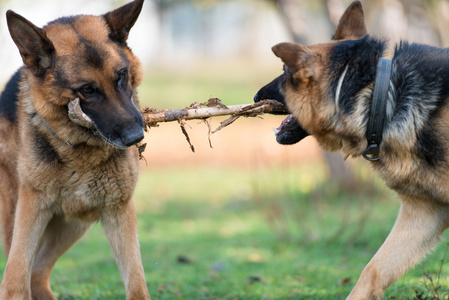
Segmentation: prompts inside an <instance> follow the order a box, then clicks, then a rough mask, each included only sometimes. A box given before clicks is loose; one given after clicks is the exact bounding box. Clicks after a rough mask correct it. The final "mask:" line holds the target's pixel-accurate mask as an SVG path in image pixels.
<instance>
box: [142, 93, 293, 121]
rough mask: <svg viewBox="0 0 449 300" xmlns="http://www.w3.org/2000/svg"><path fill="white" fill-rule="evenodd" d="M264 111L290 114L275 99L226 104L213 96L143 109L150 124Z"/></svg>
mask: <svg viewBox="0 0 449 300" xmlns="http://www.w3.org/2000/svg"><path fill="white" fill-rule="evenodd" d="M204 106H205V107H204ZM264 113H278V114H288V111H287V110H286V108H285V106H284V105H283V104H282V103H280V102H278V101H275V100H263V101H260V102H257V103H253V104H241V105H230V106H226V105H224V104H222V103H221V101H220V100H219V99H217V98H211V99H209V101H207V102H204V103H194V104H192V105H191V106H189V107H186V108H184V109H177V110H171V109H165V110H162V111H156V110H154V109H148V108H146V109H144V110H143V111H142V116H143V119H144V120H145V122H146V123H147V125H148V126H154V125H156V124H157V123H160V122H172V121H179V120H193V119H207V118H210V117H217V116H227V115H230V116H232V117H237V116H246V117H255V116H258V115H261V114H264Z"/></svg>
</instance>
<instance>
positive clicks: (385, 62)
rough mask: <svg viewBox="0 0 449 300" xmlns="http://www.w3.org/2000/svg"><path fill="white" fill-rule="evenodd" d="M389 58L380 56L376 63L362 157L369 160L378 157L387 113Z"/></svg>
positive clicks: (374, 159)
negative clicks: (366, 144)
mask: <svg viewBox="0 0 449 300" xmlns="http://www.w3.org/2000/svg"><path fill="white" fill-rule="evenodd" d="M391 64H392V61H391V59H386V58H381V59H379V62H378V63H377V71H376V79H375V80H374V87H373V93H372V96H371V109H370V115H369V119H368V124H367V129H366V139H367V142H368V146H367V148H366V149H365V151H363V157H364V158H365V159H367V160H369V161H376V160H379V158H380V144H381V142H382V135H383V130H384V125H385V120H386V114H387V111H386V110H387V102H388V99H387V98H388V90H389V87H390V81H391Z"/></svg>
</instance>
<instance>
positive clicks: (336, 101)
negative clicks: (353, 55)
mask: <svg viewBox="0 0 449 300" xmlns="http://www.w3.org/2000/svg"><path fill="white" fill-rule="evenodd" d="M348 67H349V64H348V65H346V68H345V70H344V71H343V73H342V74H341V76H340V79H338V84H337V90H336V91H335V107H336V109H337V113H338V110H339V107H340V105H339V103H338V101H339V100H340V92H341V86H342V85H343V80H345V77H346V72H347V71H348Z"/></svg>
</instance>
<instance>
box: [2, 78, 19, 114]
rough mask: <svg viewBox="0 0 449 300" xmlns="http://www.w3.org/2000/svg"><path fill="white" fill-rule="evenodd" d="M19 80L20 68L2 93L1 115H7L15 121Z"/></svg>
mask: <svg viewBox="0 0 449 300" xmlns="http://www.w3.org/2000/svg"><path fill="white" fill-rule="evenodd" d="M19 82H20V70H18V71H17V72H16V73H15V74H14V75H13V76H12V77H11V79H10V80H9V81H8V83H7V84H6V86H5V89H4V90H3V92H2V93H1V95H0V117H6V118H8V119H9V120H10V121H11V122H14V123H15V122H16V121H17V102H18V100H19V95H18V94H19Z"/></svg>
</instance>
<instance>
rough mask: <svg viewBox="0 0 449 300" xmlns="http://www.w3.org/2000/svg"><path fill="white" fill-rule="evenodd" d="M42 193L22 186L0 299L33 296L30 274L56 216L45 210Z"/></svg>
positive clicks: (18, 299) (21, 298)
mask: <svg viewBox="0 0 449 300" xmlns="http://www.w3.org/2000/svg"><path fill="white" fill-rule="evenodd" d="M39 201H40V198H39V196H38V195H37V194H36V193H35V192H34V191H32V189H31V188H28V187H25V186H21V187H20V189H19V199H18V203H17V208H16V216H15V221H14V233H13V238H12V244H11V250H10V252H9V256H8V262H7V264H6V268H5V272H4V274H3V280H2V284H1V286H0V299H8V300H23V299H30V297H31V295H30V286H29V282H30V280H29V279H30V276H31V268H32V266H33V260H34V256H35V254H36V251H37V248H38V245H39V241H40V239H41V237H42V234H43V232H44V230H45V227H46V226H47V224H48V222H49V221H50V219H51V217H52V212H51V211H49V210H47V209H42V208H41V206H40V202H39Z"/></svg>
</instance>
